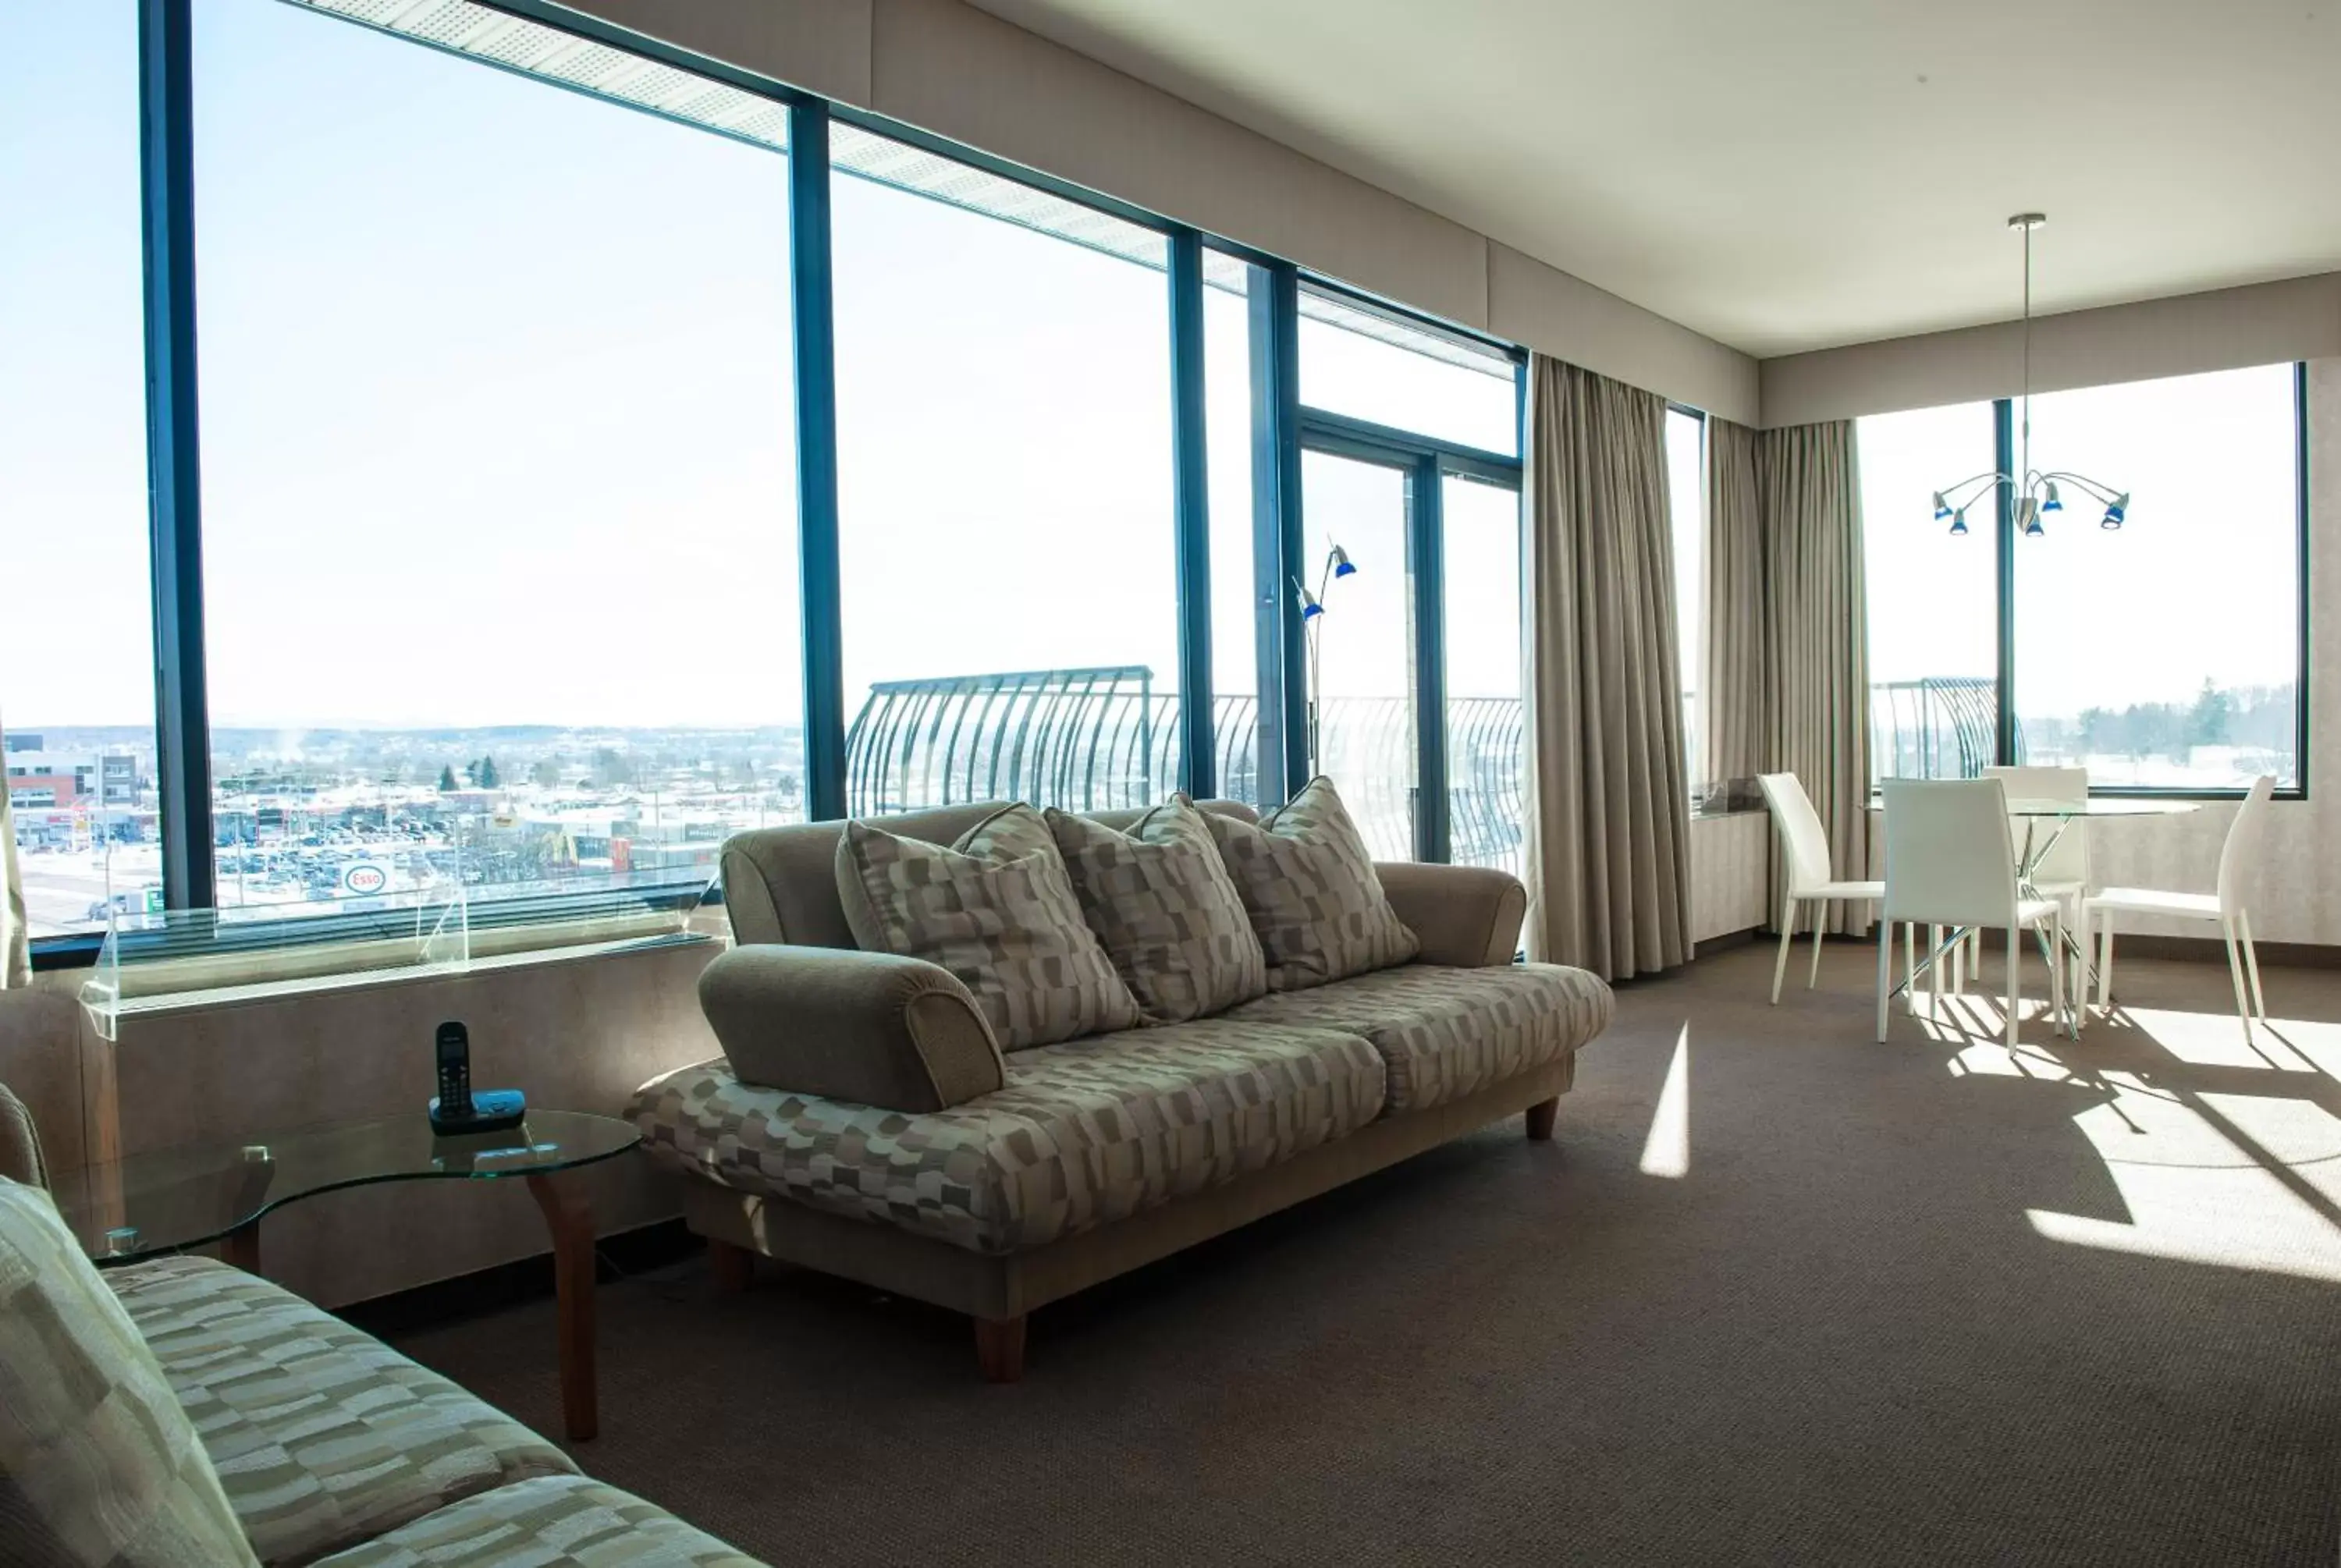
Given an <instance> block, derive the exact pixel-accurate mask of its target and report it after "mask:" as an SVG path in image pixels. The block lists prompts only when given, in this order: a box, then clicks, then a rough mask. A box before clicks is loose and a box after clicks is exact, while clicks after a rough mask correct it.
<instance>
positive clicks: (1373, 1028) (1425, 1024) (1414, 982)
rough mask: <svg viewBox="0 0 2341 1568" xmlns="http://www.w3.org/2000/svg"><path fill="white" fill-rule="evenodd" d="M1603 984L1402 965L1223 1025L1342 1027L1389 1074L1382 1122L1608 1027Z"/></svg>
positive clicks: (1518, 967)
mask: <svg viewBox="0 0 2341 1568" xmlns="http://www.w3.org/2000/svg"><path fill="white" fill-rule="evenodd" d="M1610 1008H1611V999H1610V996H1609V987H1608V986H1605V985H1603V984H1602V983H1601V982H1600V981H1599V979H1596V978H1594V977H1593V976H1592V975H1590V974H1588V973H1587V972H1586V971H1585V970H1583V969H1572V968H1565V967H1563V966H1561V965H1559V964H1508V965H1503V966H1500V967H1498V968H1484V969H1448V968H1438V967H1436V966H1434V965H1430V964H1407V965H1404V966H1402V967H1400V968H1395V969H1382V970H1379V971H1377V972H1375V973H1373V974H1370V975H1359V976H1356V977H1354V978H1350V979H1347V980H1342V981H1340V982H1338V983H1336V984H1334V985H1330V986H1320V987H1315V988H1314V989H1311V990H1307V991H1286V992H1280V993H1278V994H1276V995H1272V996H1267V997H1260V1000H1258V1001H1256V1002H1247V1003H1246V1004H1244V1005H1243V1006H1242V1007H1238V1008H1237V1009H1236V1010H1235V1011H1233V1012H1231V1013H1230V1014H1228V1015H1227V1016H1228V1018H1229V1019H1230V1021H1236V1020H1248V1021H1257V1022H1260V1023H1274V1024H1281V1025H1298V1026H1300V1027H1305V1028H1322V1029H1346V1030H1350V1031H1352V1032H1354V1033H1357V1034H1360V1035H1363V1036H1364V1037H1366V1038H1367V1039H1369V1040H1370V1041H1371V1042H1373V1047H1374V1049H1376V1050H1377V1051H1380V1053H1381V1057H1382V1060H1383V1061H1384V1062H1385V1063H1386V1064H1387V1065H1388V1067H1389V1069H1390V1093H1389V1096H1388V1099H1387V1104H1386V1105H1385V1107H1384V1109H1383V1113H1382V1114H1383V1115H1385V1116H1400V1115H1403V1114H1404V1113H1406V1112H1408V1111H1419V1110H1423V1109H1426V1108H1428V1107H1431V1106H1436V1105H1444V1104H1446V1103H1447V1102H1448V1101H1449V1100H1459V1099H1461V1098H1462V1097H1464V1096H1466V1095H1469V1094H1472V1093H1474V1092H1476V1091H1478V1090H1479V1089H1483V1088H1487V1087H1489V1086H1490V1085H1494V1084H1499V1083H1501V1082H1503V1081H1504V1080H1505V1079H1506V1078H1509V1077H1517V1076H1519V1074H1521V1073H1525V1072H1528V1071H1529V1070H1530V1069H1532V1068H1536V1067H1543V1066H1545V1065H1547V1064H1548V1063H1551V1062H1556V1061H1559V1059H1560V1058H1561V1057H1565V1056H1567V1055H1569V1053H1570V1052H1572V1051H1574V1050H1576V1049H1577V1048H1578V1047H1579V1046H1582V1045H1584V1044H1585V1043H1586V1042H1587V1041H1588V1040H1590V1039H1591V1038H1593V1037H1594V1036H1596V1035H1598V1034H1599V1033H1600V1032H1601V1031H1602V1030H1603V1029H1606V1028H1608V1027H1609V1017H1610Z"/></svg>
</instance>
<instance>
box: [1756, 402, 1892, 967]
mask: <svg viewBox="0 0 2341 1568" xmlns="http://www.w3.org/2000/svg"><path fill="white" fill-rule="evenodd" d="M1756 478H1757V491H1758V512H1759V515H1760V526H1761V531H1762V533H1763V537H1764V581H1765V611H1764V618H1763V619H1764V662H1765V667H1766V670H1767V671H1768V675H1769V678H1770V690H1769V698H1768V704H1767V705H1768V709H1769V712H1768V731H1769V736H1768V745H1767V747H1766V749H1765V751H1764V760H1765V767H1764V769H1763V771H1765V772H1788V773H1794V774H1795V775H1796V776H1797V778H1798V780H1799V781H1800V782H1801V783H1802V784H1803V785H1804V787H1805V793H1806V794H1807V795H1808V796H1810V797H1811V798H1812V802H1813V809H1815V810H1816V811H1817V812H1818V813H1819V815H1820V819H1821V823H1822V825H1823V826H1824V827H1826V828H1827V829H1828V837H1829V856H1830V860H1831V864H1832V866H1833V868H1835V870H1836V873H1837V876H1838V879H1839V880H1841V881H1859V880H1862V879H1864V878H1868V875H1869V623H1868V616H1867V610H1866V607H1865V602H1864V593H1863V585H1862V560H1861V481H1860V474H1859V469H1858V462H1857V461H1856V458H1855V453H1854V435H1853V424H1852V422H1851V421H1849V420H1838V421H1836V422H1833V423H1828V424H1808V425H1794V426H1790V427H1789V428H1788V429H1785V430H1768V431H1765V432H1763V433H1762V434H1760V435H1759V436H1758V437H1757V438H1756ZM1782 874H1783V872H1782V870H1781V868H1779V866H1778V864H1777V852H1776V863H1775V866H1774V868H1773V875H1774V878H1775V881H1774V884H1773V886H1774V888H1775V889H1776V890H1777V889H1778V877H1779V876H1781V875H1782ZM1867 921H1868V908H1867V907H1866V906H1863V905H1853V906H1850V907H1848V906H1846V905H1841V904H1840V905H1832V906H1830V908H1829V912H1828V926H1827V929H1828V930H1832V931H1858V930H1861V929H1864V928H1866V922H1867Z"/></svg>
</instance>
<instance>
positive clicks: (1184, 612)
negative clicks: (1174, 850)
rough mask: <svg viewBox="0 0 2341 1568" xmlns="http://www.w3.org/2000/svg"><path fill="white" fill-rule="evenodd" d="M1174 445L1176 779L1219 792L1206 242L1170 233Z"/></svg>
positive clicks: (1200, 793)
mask: <svg viewBox="0 0 2341 1568" xmlns="http://www.w3.org/2000/svg"><path fill="white" fill-rule="evenodd" d="M1168 271H1169V274H1170V447H1171V473H1172V486H1173V496H1172V509H1173V511H1172V515H1173V518H1174V521H1173V527H1174V529H1175V530H1176V533H1177V544H1176V559H1177V561H1178V571H1177V577H1178V599H1179V715H1180V726H1179V728H1180V735H1179V781H1180V788H1182V789H1185V790H1186V791H1187V792H1188V793H1189V794H1190V795H1192V796H1194V797H1196V798H1197V799H1203V798H1206V797H1209V796H1211V795H1215V794H1217V793H1218V792H1219V789H1220V782H1219V779H1218V770H1217V769H1216V767H1215V766H1214V761H1215V758H1214V754H1213V730H1214V728H1215V726H1214V724H1213V722H1212V717H1213V698H1212V691H1211V511H1210V459H1209V455H1208V441H1209V438H1208V435H1207V433H1206V428H1205V421H1204V387H1203V241H1202V236H1201V235H1200V234H1198V233H1195V231H1194V230H1192V229H1179V230H1174V231H1173V232H1172V233H1171V234H1170V267H1169V269H1168Z"/></svg>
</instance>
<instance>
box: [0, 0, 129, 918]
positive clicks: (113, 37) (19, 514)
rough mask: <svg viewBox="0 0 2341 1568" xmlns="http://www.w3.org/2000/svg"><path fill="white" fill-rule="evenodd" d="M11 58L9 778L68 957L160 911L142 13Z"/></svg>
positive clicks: (6, 151)
mask: <svg viewBox="0 0 2341 1568" xmlns="http://www.w3.org/2000/svg"><path fill="white" fill-rule="evenodd" d="M0 41H5V42H0V772H5V778H6V787H7V790H8V798H9V801H10V804H11V807H12V809H13V812H14V816H15V826H16V839H17V847H18V849H19V850H20V851H21V855H20V864H21V867H22V869H23V873H24V884H25V913H26V914H27V916H28V917H29V919H30V926H31V932H32V935H33V936H34V937H35V938H50V937H56V936H61V935H65V934H67V933H72V932H76V931H84V930H88V929H91V928H95V927H99V926H103V925H104V924H105V920H106V917H107V914H108V912H109V910H114V909H119V910H123V911H126V912H138V911H143V910H144V909H145V908H147V907H148V906H149V905H150V904H154V905H155V906H158V907H159V904H160V901H161V898H162V865H161V858H160V848H159V841H160V821H159V807H158V796H157V793H156V789H155V783H154V773H155V753H154V673H153V670H154V631H153V620H152V602H153V601H152V598H151V592H150V589H149V585H148V577H147V559H146V558H147V551H146V528H147V524H146V452H145V438H146V414H145V385H144V380H145V366H144V346H143V338H142V336H141V333H140V309H141V306H140V273H139V204H138V23H137V15H136V7H134V6H133V5H127V4H121V3H116V4H108V5H98V4H86V5H54V4H44V3H41V0H0Z"/></svg>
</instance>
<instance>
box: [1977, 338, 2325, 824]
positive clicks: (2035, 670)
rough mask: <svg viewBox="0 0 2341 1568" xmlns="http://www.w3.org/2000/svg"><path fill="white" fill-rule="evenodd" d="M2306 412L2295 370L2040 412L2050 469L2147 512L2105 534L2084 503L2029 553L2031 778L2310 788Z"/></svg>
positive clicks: (2062, 396)
mask: <svg viewBox="0 0 2341 1568" xmlns="http://www.w3.org/2000/svg"><path fill="white" fill-rule="evenodd" d="M2294 396H2295V387H2294V370H2293V367H2292V366H2290V365H2268V366H2265V367H2262V368H2259V369H2255V370H2240V371H2224V372H2219V373H2217V374H2213V375H2196V376H2180V377H2177V378H2174V379H2171V380H2167V381H2152V382H2133V383H2131V384H2128V385H2126V386H2110V387H2093V388H2090V389H2088V390H2086V391H2080V392H2052V393H2049V394H2047V395H2045V396H2041V397H2036V398H2034V399H2033V400H2032V454H2033V461H2034V463H2035V464H2036V465H2037V466H2041V467H2054V468H2057V469H2067V470H2071V471H2076V472H2079V473H2084V474H2087V475H2089V476H2090V477H2091V478H2093V479H2097V480H2100V481H2105V482H2107V483H2110V484H2114V485H2117V486H2118V487H2119V488H2120V489H2122V490H2125V491H2129V492H2130V495H2131V497H2132V500H2131V502H2130V505H2129V508H2128V520H2127V523H2126V524H2125V525H2124V526H2123V527H2122V528H2121V529H2120V530H2118V531H2107V530H2105V529H2101V528H2099V527H2098V526H2097V521H2098V519H2099V517H2100V515H2101V514H2102V511H2103V507H2102V505H2101V504H2091V503H2090V502H2089V501H2088V500H2087V497H2085V496H2083V495H2080V494H2078V493H2077V492H2076V491H2074V490H2073V488H2072V487H2071V486H2069V485H2067V486H2066V487H2064V494H2063V496H2062V498H2061V499H2063V500H2064V501H2066V503H2067V504H2066V506H2065V508H2064V510H2063V511H2061V512H2057V513H2051V514H2049V517H2048V521H2047V529H2046V531H2045V532H2044V533H2042V534H2041V535H2039V536H2038V537H2036V538H2025V539H2019V540H2018V541H2017V550H2016V712H2017V722H2018V723H2019V725H2020V726H2021V727H2022V730H2023V736H2024V752H2025V758H2026V759H2027V761H2031V762H2037V763H2053V764H2059V765H2064V766H2071V767H2086V768H2087V769H2088V770H2089V780H2090V782H2091V783H2092V784H2110V785H2130V786H2150V787H2162V788H2170V789H2244V788H2246V787H2248V786H2249V785H2250V783H2251V781H2252V780H2253V779H2256V778H2258V777H2259V776H2260V775H2261V774H2264V773H2267V774H2273V775H2275V777H2276V783H2277V785H2278V787H2279V788H2289V787H2291V786H2293V785H2295V784H2296V783H2297V782H2298V781H2299V778H2300V772H2299V754H2298V744H2299V737H2300V721H2299V703H2300V691H2299V687H2298V685H2297V681H2298V680H2299V677H2300V651H2301V649H2300V574H2301V571H2302V562H2301V560H2300V511H2299V508H2300V496H2299V491H2298V487H2297V466H2298V465H2297V463H2296V452H2297V446H2296V442H2297V433H2296V431H2295V429H2294V423H2295V409H2294ZM2019 461H2020V458H2019Z"/></svg>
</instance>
